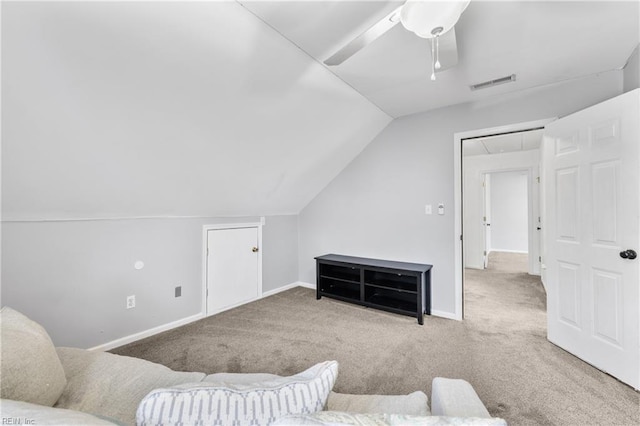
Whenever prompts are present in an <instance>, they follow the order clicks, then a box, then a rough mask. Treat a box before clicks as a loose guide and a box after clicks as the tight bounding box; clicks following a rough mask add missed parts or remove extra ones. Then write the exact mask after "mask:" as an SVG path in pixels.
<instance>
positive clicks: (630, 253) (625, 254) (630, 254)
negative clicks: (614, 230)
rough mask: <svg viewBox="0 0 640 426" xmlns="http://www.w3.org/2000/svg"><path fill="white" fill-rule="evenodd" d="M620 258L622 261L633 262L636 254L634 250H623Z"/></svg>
mask: <svg viewBox="0 0 640 426" xmlns="http://www.w3.org/2000/svg"><path fill="white" fill-rule="evenodd" d="M620 257H621V258H623V259H629V260H633V259H635V258H636V257H638V253H636V252H635V251H634V250H624V251H621V252H620Z"/></svg>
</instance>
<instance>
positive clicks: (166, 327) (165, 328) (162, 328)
mask: <svg viewBox="0 0 640 426" xmlns="http://www.w3.org/2000/svg"><path fill="white" fill-rule="evenodd" d="M295 287H306V288H310V289H313V290H315V289H316V286H315V285H313V284H309V283H305V282H302V281H296V282H294V283H291V284H287V285H285V286H282V287H278V288H276V289H274V290H269V291H266V292H263V293H262V298H264V297H269V296H273V295H274V294H277V293H280V292H283V291H286V290H289V289H292V288H295ZM259 299H261V298H257V299H253V300H249V301H245V302H242V303H239V304H237V305H234V306H228V307H226V308H225V309H223V310H221V311H220V312H224V311H227V310H229V309H233V308H237V307H238V306H241V305H244V304H246V303H249V302H254V301H255V300H259ZM220 312H216V314H219V313H220ZM205 316H206V315H204V314H203V313H199V314H195V315H192V316H190V317H187V318H183V319H180V320H177V321H173V322H170V323H168V324H164V325H159V326H157V327H153V328H150V329H149V330H145V331H141V332H139V333H135V334H131V335H129V336H125V337H121V338H119V339H116V340H112V341H110V342H107V343H103V344H102V345H98V346H94V347H92V348H89V349H88V350H90V351H98V352H104V351H109V350H111V349H115V348H117V347H119V346H123V345H126V344H129V343H133V342H135V341H137V340H140V339H144V338H146V337H150V336H153V335H154V334H158V333H162V332H163V331H168V330H172V329H174V328H177V327H180V326H183V325H186V324H189V323H192V322H194V321H197V320H199V319H202V318H204V317H205Z"/></svg>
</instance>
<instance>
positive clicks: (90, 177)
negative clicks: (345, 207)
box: [2, 2, 391, 220]
mask: <svg viewBox="0 0 640 426" xmlns="http://www.w3.org/2000/svg"><path fill="white" fill-rule="evenodd" d="M2 9H3V10H2V88H3V90H2V123H3V126H2V142H3V143H2V209H3V218H4V219H5V220H6V219H51V218H53V219H66V218H95V217H101V218H103V217H104V218H112V217H147V216H163V217H164V216H252V215H272V214H292V213H297V212H299V211H300V210H301V209H302V208H303V207H304V206H305V205H306V204H307V203H308V202H309V201H310V200H311V199H312V198H313V197H314V196H315V195H316V194H317V193H318V192H319V191H320V190H321V189H322V188H323V187H324V186H325V185H326V184H327V183H328V182H329V181H330V180H331V179H332V178H333V177H334V176H336V175H337V174H338V173H339V172H340V170H342V169H343V168H344V166H345V165H346V164H348V163H349V161H351V160H352V159H353V158H354V157H355V156H356V155H357V154H358V153H359V152H360V151H361V150H362V149H363V148H364V147H365V146H366V145H367V144H368V143H369V142H370V141H371V140H372V139H373V138H374V137H375V136H376V135H377V134H378V133H379V132H380V131H381V130H382V129H383V128H384V127H385V126H386V125H387V124H388V123H389V122H390V121H391V118H390V117H389V116H388V115H387V114H385V113H384V112H382V111H380V109H379V108H377V107H376V106H375V105H373V104H372V103H371V102H369V101H368V100H367V99H365V98H364V97H362V95H360V94H359V93H358V92H356V91H354V90H353V89H352V88H351V87H349V86H348V85H347V84H345V83H344V82H343V81H342V80H340V79H339V78H337V77H336V76H335V75H333V74H332V73H331V72H330V71H329V70H327V69H326V68H325V67H324V66H321V65H320V64H318V63H317V62H316V61H315V60H313V59H311V58H310V57H309V56H308V55H306V54H305V53H303V52H301V51H300V50H299V49H298V48H296V47H295V46H294V45H293V44H291V42H290V41H289V40H287V39H285V38H283V37H282V36H281V35H280V34H278V33H277V32H275V31H274V30H273V29H272V28H270V27H269V26H268V25H266V24H264V23H263V22H262V21H261V20H259V19H257V18H256V17H255V16H254V15H252V14H251V13H249V12H247V10H246V9H245V8H244V7H242V6H241V5H239V4H238V3H235V2H207V3H205V2H131V3H130V2H41V3H34V2H21V3H19V2H16V3H3V4H2Z"/></svg>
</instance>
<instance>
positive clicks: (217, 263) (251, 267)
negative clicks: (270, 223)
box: [206, 226, 261, 315]
mask: <svg viewBox="0 0 640 426" xmlns="http://www.w3.org/2000/svg"><path fill="white" fill-rule="evenodd" d="M206 232H207V253H206V256H207V258H206V265H207V268H206V275H207V279H206V300H207V305H206V312H207V315H213V314H215V313H217V312H221V311H224V310H226V309H230V308H233V307H235V306H238V305H241V304H243V303H247V302H250V301H252V300H255V299H257V298H258V297H259V296H260V293H261V289H260V283H261V280H260V276H259V273H260V269H261V268H260V259H259V247H260V246H259V228H258V227H257V226H255V227H254V226H252V227H246V228H242V227H240V228H225V229H208V230H207V231H206Z"/></svg>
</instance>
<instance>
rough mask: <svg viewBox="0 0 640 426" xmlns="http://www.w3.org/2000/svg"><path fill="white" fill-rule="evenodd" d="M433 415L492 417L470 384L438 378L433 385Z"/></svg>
mask: <svg viewBox="0 0 640 426" xmlns="http://www.w3.org/2000/svg"><path fill="white" fill-rule="evenodd" d="M431 413H432V414H433V415H434V416H451V417H482V418H490V417H491V415H490V414H489V412H488V411H487V409H486V408H485V406H484V404H483V403H482V401H480V398H479V397H478V394H477V393H476V391H475V390H473V387H472V386H471V385H470V384H469V382H467V381H465V380H460V379H445V378H443V377H436V378H435V379H433V382H432V384H431Z"/></svg>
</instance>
